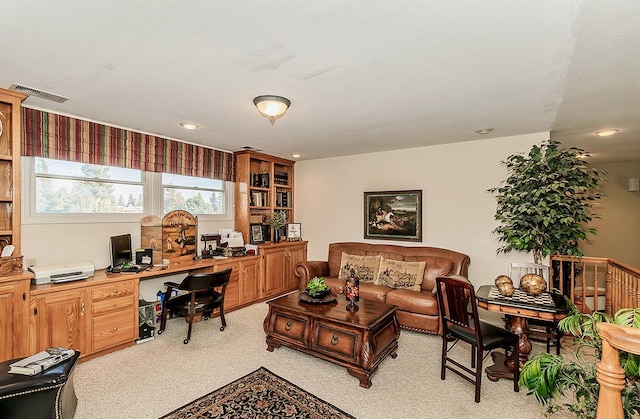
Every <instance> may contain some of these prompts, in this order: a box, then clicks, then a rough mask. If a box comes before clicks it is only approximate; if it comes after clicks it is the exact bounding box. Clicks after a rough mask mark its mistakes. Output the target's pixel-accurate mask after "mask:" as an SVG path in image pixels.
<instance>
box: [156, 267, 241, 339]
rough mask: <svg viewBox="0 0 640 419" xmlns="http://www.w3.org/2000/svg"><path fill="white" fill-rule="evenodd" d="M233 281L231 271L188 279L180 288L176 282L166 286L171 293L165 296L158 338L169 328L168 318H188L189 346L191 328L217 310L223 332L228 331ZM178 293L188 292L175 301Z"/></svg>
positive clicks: (189, 277) (194, 275) (210, 273)
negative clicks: (226, 311)
mask: <svg viewBox="0 0 640 419" xmlns="http://www.w3.org/2000/svg"><path fill="white" fill-rule="evenodd" d="M230 277H231V268H229V269H225V270H224V271H219V272H208V273H198V274H193V275H188V276H187V277H186V278H185V279H183V280H182V282H181V283H180V284H178V283H175V282H165V284H164V285H165V286H166V287H167V291H166V292H165V294H164V304H163V305H162V320H161V322H160V330H158V334H162V332H164V329H165V328H166V326H167V315H168V313H171V316H174V315H179V316H184V317H185V319H186V321H187V322H188V323H189V331H188V332H187V338H186V339H185V340H184V343H185V345H186V344H187V343H189V340H191V328H192V327H193V323H194V321H197V320H195V319H196V318H197V316H202V318H203V319H204V320H207V319H208V318H209V317H211V314H212V313H213V310H215V309H219V310H220V320H221V321H222V327H220V331H223V330H224V329H225V327H227V322H226V320H225V318H224V295H225V291H226V289H227V284H228V283H229V278H230ZM174 290H180V291H186V293H184V294H179V295H177V296H174V297H173V298H171V295H172V294H173V293H174Z"/></svg>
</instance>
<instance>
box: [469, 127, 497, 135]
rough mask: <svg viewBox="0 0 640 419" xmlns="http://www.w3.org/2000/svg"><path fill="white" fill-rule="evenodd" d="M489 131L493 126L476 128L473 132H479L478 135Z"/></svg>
mask: <svg viewBox="0 0 640 419" xmlns="http://www.w3.org/2000/svg"><path fill="white" fill-rule="evenodd" d="M491 131H493V128H481V129H477V130H475V131H473V132H475V133H476V134H480V135H485V134H488V133H490V132H491Z"/></svg>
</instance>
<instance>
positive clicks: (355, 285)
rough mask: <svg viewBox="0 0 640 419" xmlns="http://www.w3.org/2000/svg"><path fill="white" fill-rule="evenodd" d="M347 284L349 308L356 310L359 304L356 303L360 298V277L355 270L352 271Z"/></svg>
mask: <svg viewBox="0 0 640 419" xmlns="http://www.w3.org/2000/svg"><path fill="white" fill-rule="evenodd" d="M345 285H346V286H345V290H344V291H345V296H346V298H347V301H348V302H349V304H348V305H347V310H349V311H356V310H358V306H357V305H356V304H355V303H356V301H359V300H360V279H359V278H358V277H357V276H356V275H355V272H353V271H351V275H350V276H349V277H348V278H347V279H346V284H345Z"/></svg>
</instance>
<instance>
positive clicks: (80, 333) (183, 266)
mask: <svg viewBox="0 0 640 419" xmlns="http://www.w3.org/2000/svg"><path fill="white" fill-rule="evenodd" d="M258 248H259V252H258V253H259V255H258V256H243V257H233V258H228V259H203V260H196V261H186V262H179V263H171V264H170V265H169V266H168V268H167V269H164V270H150V271H144V272H138V273H120V274H108V273H106V272H105V270H104V269H101V270H97V271H96V272H95V274H94V276H92V277H91V278H87V279H83V280H79V281H72V282H65V283H61V284H44V285H33V284H30V281H31V279H32V278H33V274H32V273H30V272H22V273H16V274H15V275H13V274H12V275H7V276H3V277H0V313H6V315H5V317H6V318H7V319H6V320H7V321H4V322H3V321H2V319H0V336H2V337H3V339H0V362H2V361H5V360H7V359H12V358H19V357H24V356H27V355H29V354H34V353H36V352H39V351H42V350H44V349H46V348H48V347H51V346H64V347H68V348H73V349H76V350H78V351H80V352H81V354H82V355H81V359H82V360H86V359H89V358H91V357H95V356H98V355H102V354H105V353H108V352H112V351H115V350H118V349H120V348H123V347H126V346H130V345H133V344H134V343H135V341H136V339H137V338H138V300H139V288H140V281H141V280H145V279H149V278H157V277H162V276H169V275H175V274H187V273H198V272H211V271H214V272H215V271H219V270H224V269H227V268H231V269H232V274H231V280H230V282H229V285H227V290H226V293H225V303H224V308H225V311H226V312H229V311H233V310H236V309H238V308H241V307H245V306H248V305H250V304H254V303H256V302H260V301H265V300H267V299H270V298H273V297H276V296H279V295H282V294H285V293H287V292H290V291H293V290H296V289H297V288H298V283H297V278H296V277H295V275H294V267H295V265H296V263H298V262H301V261H303V260H306V259H307V242H306V241H298V242H282V243H277V244H272V243H271V244H269V243H267V244H263V245H258ZM5 337H6V339H4V338H5Z"/></svg>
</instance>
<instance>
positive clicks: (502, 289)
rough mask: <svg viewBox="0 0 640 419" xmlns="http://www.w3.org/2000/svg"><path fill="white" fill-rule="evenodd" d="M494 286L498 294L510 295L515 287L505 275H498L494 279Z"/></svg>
mask: <svg viewBox="0 0 640 419" xmlns="http://www.w3.org/2000/svg"><path fill="white" fill-rule="evenodd" d="M495 284H496V288H498V292H499V293H500V295H504V296H506V297H511V296H512V295H513V292H514V291H515V288H514V287H513V281H512V280H511V278H509V277H508V276H507V275H500V276H498V277H497V278H496V280H495Z"/></svg>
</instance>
